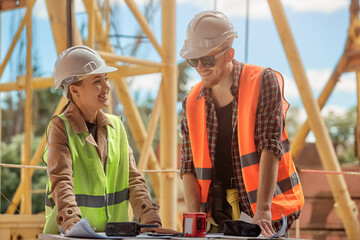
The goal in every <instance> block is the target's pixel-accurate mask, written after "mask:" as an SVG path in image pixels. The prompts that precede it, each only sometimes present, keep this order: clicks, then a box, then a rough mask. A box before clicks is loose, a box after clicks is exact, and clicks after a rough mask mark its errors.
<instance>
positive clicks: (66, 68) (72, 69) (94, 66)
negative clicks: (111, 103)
mask: <svg viewBox="0 0 360 240" xmlns="http://www.w3.org/2000/svg"><path fill="white" fill-rule="evenodd" d="M116 70H117V68H114V67H110V66H107V65H106V63H105V61H104V60H103V59H102V58H101V57H100V55H99V54H98V53H97V52H96V51H94V50H93V49H91V48H89V47H87V46H74V47H71V48H68V49H66V50H65V51H63V52H62V53H61V54H60V55H59V56H58V58H57V60H56V62H55V66H54V80H55V88H56V89H61V88H62V89H63V90H64V92H63V94H64V96H65V97H67V92H68V87H69V85H70V84H72V83H74V82H77V81H80V79H79V77H82V76H89V75H93V74H99V73H107V72H113V71H116Z"/></svg>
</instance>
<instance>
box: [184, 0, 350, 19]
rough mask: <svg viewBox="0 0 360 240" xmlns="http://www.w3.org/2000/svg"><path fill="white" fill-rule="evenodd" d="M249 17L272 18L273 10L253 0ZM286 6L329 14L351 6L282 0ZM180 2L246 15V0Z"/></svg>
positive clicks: (343, 0) (345, 0)
mask: <svg viewBox="0 0 360 240" xmlns="http://www.w3.org/2000/svg"><path fill="white" fill-rule="evenodd" d="M249 2H250V13H249V17H250V18H253V19H269V18H271V11H270V7H269V4H268V1H266V0H251V1H249ZM281 2H282V4H283V6H284V7H285V8H290V9H291V10H293V11H295V12H319V13H325V14H329V13H332V12H335V11H337V10H340V9H343V8H348V7H349V6H350V1H349V0H331V1H329V0H316V1H313V0H301V1H296V0H282V1H281ZM177 3H179V4H191V5H193V6H195V7H198V8H200V9H201V10H211V9H214V6H216V9H217V10H219V11H222V12H224V13H225V14H226V15H227V16H228V17H238V16H245V15H246V10H245V9H246V0H217V1H216V5H214V0H213V1H209V0H199V1H193V0H178V1H177Z"/></svg>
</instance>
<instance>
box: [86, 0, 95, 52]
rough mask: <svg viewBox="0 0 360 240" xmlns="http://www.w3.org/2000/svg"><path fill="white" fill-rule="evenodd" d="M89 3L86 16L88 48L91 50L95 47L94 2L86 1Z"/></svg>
mask: <svg viewBox="0 0 360 240" xmlns="http://www.w3.org/2000/svg"><path fill="white" fill-rule="evenodd" d="M87 1H90V4H89V6H90V9H89V12H88V13H89V14H88V22H89V23H88V24H89V29H88V32H89V35H88V46H89V47H91V48H94V47H95V24H94V23H95V22H94V4H95V2H94V1H93V0H87Z"/></svg>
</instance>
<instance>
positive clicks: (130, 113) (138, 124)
mask: <svg viewBox="0 0 360 240" xmlns="http://www.w3.org/2000/svg"><path fill="white" fill-rule="evenodd" d="M114 87H115V91H116V93H117V95H118V97H119V99H120V101H121V103H122V104H123V106H124V114H125V116H126V118H127V124H128V125H129V127H130V129H131V132H132V134H133V136H134V139H135V143H136V146H137V147H138V149H142V148H143V146H144V142H145V139H146V138H147V137H148V136H147V133H146V129H145V126H144V124H143V123H142V121H141V116H140V113H139V111H138V109H137V107H136V104H135V102H134V100H132V99H131V96H130V91H129V87H128V85H127V82H126V80H125V78H120V79H117V80H116V81H114ZM149 160H150V161H149V164H148V165H147V166H148V167H150V168H151V169H154V170H159V169H160V166H159V164H158V163H157V162H156V163H154V161H157V160H156V155H155V152H154V150H153V148H151V149H150V158H149ZM149 177H150V179H151V183H152V186H153V189H154V192H155V196H157V197H159V195H160V188H159V186H160V177H159V174H151V175H150V176H149Z"/></svg>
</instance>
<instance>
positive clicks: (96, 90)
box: [44, 46, 161, 233]
mask: <svg viewBox="0 0 360 240" xmlns="http://www.w3.org/2000/svg"><path fill="white" fill-rule="evenodd" d="M113 71H116V68H114V67H110V66H107V65H106V64H105V62H104V60H103V59H102V58H101V57H100V56H99V54H98V53H97V52H95V51H94V50H92V49H91V48H89V47H86V46H75V47H71V48H69V49H67V50H65V51H64V52H63V53H61V54H60V55H59V57H58V59H57V61H56V63H55V68H54V78H55V88H56V89H63V94H64V96H65V97H67V98H68V99H69V103H68V104H67V105H66V107H65V109H64V110H63V112H62V113H61V114H60V115H57V116H54V117H53V118H52V119H51V122H50V124H49V127H48V132H47V136H48V138H47V149H46V151H45V154H44V161H45V162H46V163H47V166H48V168H47V171H48V175H49V181H48V186H47V197H46V204H45V205H46V206H45V210H46V223H45V227H44V233H58V232H59V226H60V227H61V228H62V229H63V230H64V232H65V233H66V232H68V231H69V230H70V229H71V228H72V227H73V226H74V225H75V224H76V223H77V222H79V221H80V220H81V218H84V217H87V219H88V221H89V223H90V225H91V227H92V228H94V229H95V230H96V231H100V232H104V231H105V224H106V222H126V221H129V216H128V203H129V202H130V204H131V206H132V208H133V212H134V215H135V217H136V218H137V220H138V221H139V222H140V223H142V224H157V225H161V221H160V217H159V215H158V213H157V210H158V209H159V207H158V206H157V205H156V204H155V203H153V202H152V201H151V197H150V194H149V191H148V188H147V186H146V183H145V180H144V178H143V177H142V175H141V174H140V173H139V172H138V171H137V168H136V164H135V160H134V157H133V152H132V149H131V148H130V146H129V145H128V140H127V136H126V133H125V129H124V126H123V124H122V122H121V119H120V117H117V116H114V115H111V114H106V113H104V112H103V111H102V108H105V107H108V106H109V98H108V94H109V91H110V83H109V81H108V77H107V73H108V72H113Z"/></svg>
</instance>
